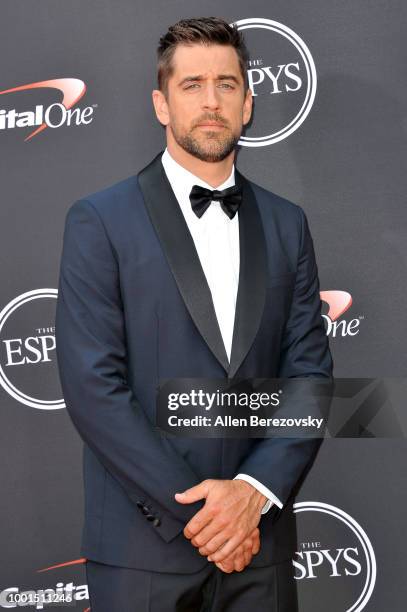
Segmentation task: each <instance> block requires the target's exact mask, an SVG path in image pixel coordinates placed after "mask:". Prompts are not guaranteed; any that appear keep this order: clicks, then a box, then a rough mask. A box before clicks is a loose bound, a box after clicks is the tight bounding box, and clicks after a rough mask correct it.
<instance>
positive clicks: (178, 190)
mask: <svg viewBox="0 0 407 612" xmlns="http://www.w3.org/2000/svg"><path fill="white" fill-rule="evenodd" d="M161 161H162V164H163V166H164V170H165V172H166V174H167V177H168V180H169V181H170V183H171V187H172V189H173V191H174V193H175V195H176V197H177V199H178V201H179V202H185V200H187V201H189V194H190V192H191V189H192V186H193V185H200V186H201V187H206V188H207V189H211V190H213V189H214V188H213V187H212V186H211V185H209V184H208V183H206V182H205V181H203V180H202V179H201V178H199V176H195V174H192V172H189V170H187V169H186V168H184V167H183V166H181V164H179V163H178V162H176V161H175V159H174V158H173V157H172V156H171V155H170V153H169V151H168V148H167V147H166V148H165V151H164V153H163V155H162V157H161ZM234 184H235V165H234V164H233V166H232V171H231V173H230V175H229V177H228V178H227V179H226V180H225V181H224V182H223V183H222V184H221V185H219V186H218V187H216V188H215V189H218V190H219V191H220V190H221V189H225V188H226V187H232V186H233V185H234Z"/></svg>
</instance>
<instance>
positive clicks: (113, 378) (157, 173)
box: [56, 152, 332, 573]
mask: <svg viewBox="0 0 407 612" xmlns="http://www.w3.org/2000/svg"><path fill="white" fill-rule="evenodd" d="M161 155H162V152H160V153H159V154H158V155H157V156H156V157H155V158H154V159H153V160H152V162H150V163H149V164H148V165H147V166H146V167H145V168H143V169H142V170H141V171H140V172H139V173H138V174H137V175H134V176H131V177H129V178H127V179H125V180H122V181H120V182H118V183H116V184H115V185H113V186H110V187H109V188H107V189H104V190H103V191H99V192H97V193H93V194H91V195H89V196H87V197H86V198H84V199H81V200H78V201H76V202H75V203H74V204H73V205H72V206H71V207H70V209H69V210H68V213H67V216H66V220H65V231H64V241H63V250H62V257H61V264H60V276H59V295H58V300H57V311H56V350H57V360H58V367H59V373H60V379H61V385H62V390H63V393H64V397H65V401H66V407H67V410H68V412H69V415H70V417H71V419H72V421H73V423H74V425H75V427H76V428H77V430H78V432H79V434H80V436H81V437H82V439H83V441H84V454H83V466H84V492H85V508H84V512H85V520H84V526H83V533H82V546H81V554H82V555H83V556H85V557H87V558H89V559H93V560H96V561H100V562H104V563H110V564H115V565H121V566H127V567H134V568H139V569H146V570H156V571H161V572H172V573H177V572H183V573H185V572H190V573H192V572H195V571H197V570H199V569H200V568H202V567H203V566H204V565H205V564H207V563H208V561H207V560H206V558H205V557H202V556H201V555H200V554H199V552H198V551H197V550H196V549H195V548H194V547H193V546H192V544H191V543H190V542H189V541H188V540H187V539H186V538H185V537H184V535H183V533H182V530H183V528H184V526H185V524H186V523H187V522H188V521H189V520H190V519H191V518H192V516H193V515H194V514H195V513H196V512H197V511H198V510H199V509H200V508H201V507H202V505H203V502H196V503H194V504H191V505H182V504H179V503H177V502H176V501H175V499H174V493H175V492H180V491H183V490H185V489H187V488H189V487H191V486H193V485H196V484H198V483H199V482H201V481H202V480H204V479H206V478H227V479H229V478H233V477H234V476H235V475H236V474H237V473H238V472H243V473H246V474H249V475H251V476H253V477H254V478H256V479H257V480H259V481H260V482H262V483H263V484H264V485H265V486H267V487H268V488H269V489H270V490H271V491H273V493H274V494H275V495H277V496H278V497H279V499H280V500H281V501H282V502H283V503H284V508H283V510H281V511H279V510H278V509H277V507H273V509H272V510H270V511H269V512H268V513H267V514H265V515H263V516H262V518H261V520H260V524H259V528H260V532H261V550H260V552H259V553H258V555H256V556H255V557H254V558H253V560H252V563H251V565H252V566H265V565H269V564H272V563H276V562H279V561H283V560H285V559H287V558H289V557H291V556H292V555H293V554H294V551H295V550H296V529H295V515H294V514H293V512H292V504H293V499H294V495H295V493H296V491H297V489H298V486H299V483H301V481H302V479H303V478H304V475H305V474H306V472H307V470H308V469H309V467H310V465H311V464H312V461H313V459H314V457H315V455H316V453H317V450H318V447H319V445H320V441H321V440H318V439H295V438H286V439H283V438H279V439H277V438H273V439H253V438H251V439H231V438H224V439H219V438H218V439H213V438H210V439H201V438H200V439H191V438H179V437H177V438H168V437H165V436H163V435H160V433H159V432H158V431H157V429H155V410H156V392H157V386H158V384H159V381H160V379H163V378H198V377H204V378H234V377H236V378H274V377H304V376H307V377H309V376H311V377H324V378H328V379H329V378H330V377H331V375H332V360H331V355H330V351H329V346H328V339H327V336H326V333H325V329H324V325H323V319H322V317H321V311H320V309H321V302H320V296H319V280H318V271H317V265H316V262H315V256H314V250H313V243H312V238H311V235H310V231H309V227H308V224H307V219H306V216H305V214H304V212H303V210H302V209H301V208H300V207H299V206H297V205H295V204H293V203H291V202H289V201H287V200H285V199H283V198H281V197H279V196H277V195H275V194H273V193H272V192H270V191H267V190H266V189H264V188H262V187H260V186H259V185H257V184H255V183H253V182H252V181H250V180H248V179H247V178H245V177H244V176H243V175H242V174H241V173H240V172H239V171H238V170H237V169H235V172H236V182H237V183H239V184H241V185H242V187H243V201H242V205H241V208H240V210H239V236H240V262H241V263H240V276H239V288H238V296H237V304H236V318H235V328H234V336H233V343H232V354H231V359H230V363H229V361H228V358H227V355H226V352H225V348H224V345H223V341H222V337H221V333H220V330H219V326H218V323H217V319H216V315H215V311H214V307H213V303H212V299H211V294H210V290H209V287H208V284H207V282H206V278H205V275H204V272H203V270H202V267H201V265H200V262H199V258H198V255H197V252H196V250H195V246H194V243H193V240H192V237H191V235H190V233H189V230H188V227H187V225H186V223H185V220H184V217H183V214H182V211H181V209H180V207H179V204H178V202H177V201H176V198H175V195H174V193H173V191H172V188H171V185H170V183H169V181H168V179H167V176H166V174H165V171H164V168H163V166H162V163H161Z"/></svg>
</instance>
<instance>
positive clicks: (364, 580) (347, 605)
mask: <svg viewBox="0 0 407 612" xmlns="http://www.w3.org/2000/svg"><path fill="white" fill-rule="evenodd" d="M294 512H295V513H296V514H301V515H303V516H301V520H299V521H297V522H298V534H299V541H300V542H301V545H300V550H299V551H297V552H296V554H295V555H296V556H295V559H293V565H294V568H295V575H294V577H295V579H296V580H297V581H298V590H299V599H300V601H301V603H302V604H303V605H304V610H312V611H313V612H326V610H332V612H360V611H361V610H363V609H364V608H365V606H366V604H367V603H368V601H369V599H370V598H371V596H372V593H373V590H374V587H375V583H376V574H377V566H376V557H375V553H374V550H373V546H372V544H371V542H370V540H369V538H368V536H367V534H366V532H365V531H364V530H363V529H362V527H361V526H360V525H359V523H358V522H357V521H356V520H355V519H354V518H353V517H351V516H350V515H349V514H347V513H346V512H344V511H343V510H341V509H339V508H337V507H335V506H331V505H329V504H325V503H321V502H299V503H296V504H294ZM308 534H312V539H311V540H310V539H308Z"/></svg>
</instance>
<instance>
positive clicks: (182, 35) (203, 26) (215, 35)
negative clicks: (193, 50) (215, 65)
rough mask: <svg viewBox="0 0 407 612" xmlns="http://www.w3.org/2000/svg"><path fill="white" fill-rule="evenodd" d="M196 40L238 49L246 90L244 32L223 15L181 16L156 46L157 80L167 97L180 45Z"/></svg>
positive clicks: (247, 59) (246, 51)
mask: <svg viewBox="0 0 407 612" xmlns="http://www.w3.org/2000/svg"><path fill="white" fill-rule="evenodd" d="M194 43H203V44H207V45H210V44H216V45H231V46H232V47H234V49H236V52H237V56H238V60H239V66H240V72H241V74H242V77H243V81H244V90H245V91H247V89H248V88H249V80H248V76H247V64H248V61H249V52H248V50H247V48H246V44H245V41H244V38H243V34H242V32H241V31H240V30H238V28H237V26H236V25H235V24H233V25H232V26H230V25H229V24H228V22H227V21H225V20H224V19H222V18H220V17H197V18H193V19H181V20H180V21H178V22H177V23H175V24H174V25H172V26H170V27H169V28H168V32H167V33H166V34H164V35H163V36H161V38H160V42H159V45H158V48H157V56H158V63H157V81H158V89H160V90H161V91H162V92H163V93H164V95H165V97H166V98H167V95H168V79H169V78H170V77H171V76H172V74H173V73H174V66H173V63H172V59H173V56H174V52H175V49H176V47H177V45H179V44H183V45H192V44H194Z"/></svg>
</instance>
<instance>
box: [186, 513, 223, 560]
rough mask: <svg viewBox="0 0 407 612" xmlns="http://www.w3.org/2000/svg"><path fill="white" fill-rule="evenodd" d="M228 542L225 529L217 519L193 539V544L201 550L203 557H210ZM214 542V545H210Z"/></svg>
mask: <svg viewBox="0 0 407 612" xmlns="http://www.w3.org/2000/svg"><path fill="white" fill-rule="evenodd" d="M222 533H223V535H222ZM226 540H227V535H226V534H225V532H224V528H223V527H222V525H220V524H219V522H218V521H216V519H212V520H211V521H210V522H209V523H208V524H207V525H206V527H203V528H202V529H201V530H200V531H198V533H197V534H196V535H194V536H193V537H192V539H191V544H193V546H196V547H198V548H199V552H200V553H201V555H205V556H207V555H210V554H211V553H212V552H215V550H217V549H218V548H219V547H220V546H222V544H224V543H225V542H226ZM211 542H212V545H210V543H211Z"/></svg>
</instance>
